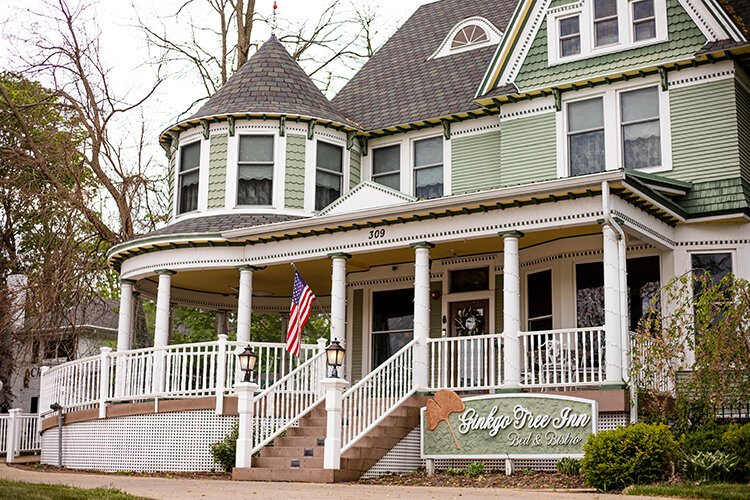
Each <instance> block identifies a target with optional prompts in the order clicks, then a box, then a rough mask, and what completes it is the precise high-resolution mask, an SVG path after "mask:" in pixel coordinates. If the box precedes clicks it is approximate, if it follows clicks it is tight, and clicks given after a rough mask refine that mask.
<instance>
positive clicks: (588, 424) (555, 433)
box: [422, 390, 597, 459]
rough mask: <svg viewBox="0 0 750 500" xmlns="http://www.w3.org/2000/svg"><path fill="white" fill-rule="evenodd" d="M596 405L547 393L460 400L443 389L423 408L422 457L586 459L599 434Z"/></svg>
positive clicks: (587, 401)
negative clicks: (588, 444) (590, 438)
mask: <svg viewBox="0 0 750 500" xmlns="http://www.w3.org/2000/svg"><path fill="white" fill-rule="evenodd" d="M596 416H597V403H596V401H592V400H589V399H582V398H575V397H567V396H557V395H545V394H496V395H486V396H472V397H467V398H464V399H461V398H460V397H459V396H458V395H457V394H456V393H454V392H453V391H448V390H441V391H438V392H437V393H436V394H435V396H434V397H433V398H432V399H430V400H428V401H427V406H426V407H425V408H423V409H422V456H423V458H428V459H431V458H477V459H481V458H562V457H580V456H583V444H584V443H585V442H586V440H587V439H588V436H589V434H592V433H595V432H596Z"/></svg>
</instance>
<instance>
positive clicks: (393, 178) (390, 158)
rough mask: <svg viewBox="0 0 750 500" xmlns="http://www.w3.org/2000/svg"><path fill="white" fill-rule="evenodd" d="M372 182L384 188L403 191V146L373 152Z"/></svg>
mask: <svg viewBox="0 0 750 500" xmlns="http://www.w3.org/2000/svg"><path fill="white" fill-rule="evenodd" d="M372 180H373V182H377V183H378V184H382V185H383V186H388V187H390V188H393V189H396V190H400V189H401V146H399V145H398V144H396V145H395V146H388V147H384V148H378V149H374V150H373V151H372Z"/></svg>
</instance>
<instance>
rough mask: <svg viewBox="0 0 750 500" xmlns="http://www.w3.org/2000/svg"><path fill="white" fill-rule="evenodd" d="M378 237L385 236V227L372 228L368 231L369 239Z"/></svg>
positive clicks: (377, 238)
mask: <svg viewBox="0 0 750 500" xmlns="http://www.w3.org/2000/svg"><path fill="white" fill-rule="evenodd" d="M380 238H385V229H373V230H372V231H370V236H369V239H371V240H379V239H380Z"/></svg>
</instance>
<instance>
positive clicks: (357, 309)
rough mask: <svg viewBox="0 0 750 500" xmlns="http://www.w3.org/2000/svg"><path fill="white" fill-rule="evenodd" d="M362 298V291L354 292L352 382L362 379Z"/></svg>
mask: <svg viewBox="0 0 750 500" xmlns="http://www.w3.org/2000/svg"><path fill="white" fill-rule="evenodd" d="M364 296H365V292H364V290H362V289H359V290H354V292H353V297H352V345H351V346H350V347H349V348H350V349H351V352H352V354H351V358H350V359H351V361H352V382H356V381H357V380H359V379H361V378H362V352H363V349H362V343H363V342H362V319H363V314H364V310H363V309H364Z"/></svg>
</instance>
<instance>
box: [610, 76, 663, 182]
mask: <svg viewBox="0 0 750 500" xmlns="http://www.w3.org/2000/svg"><path fill="white" fill-rule="evenodd" d="M620 106H621V119H622V123H621V126H622V157H623V164H624V166H625V168H649V167H657V166H659V165H661V124H660V122H659V89H658V88H657V87H647V88H644V89H638V90H631V91H630V92H623V93H622V94H621V95H620Z"/></svg>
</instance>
